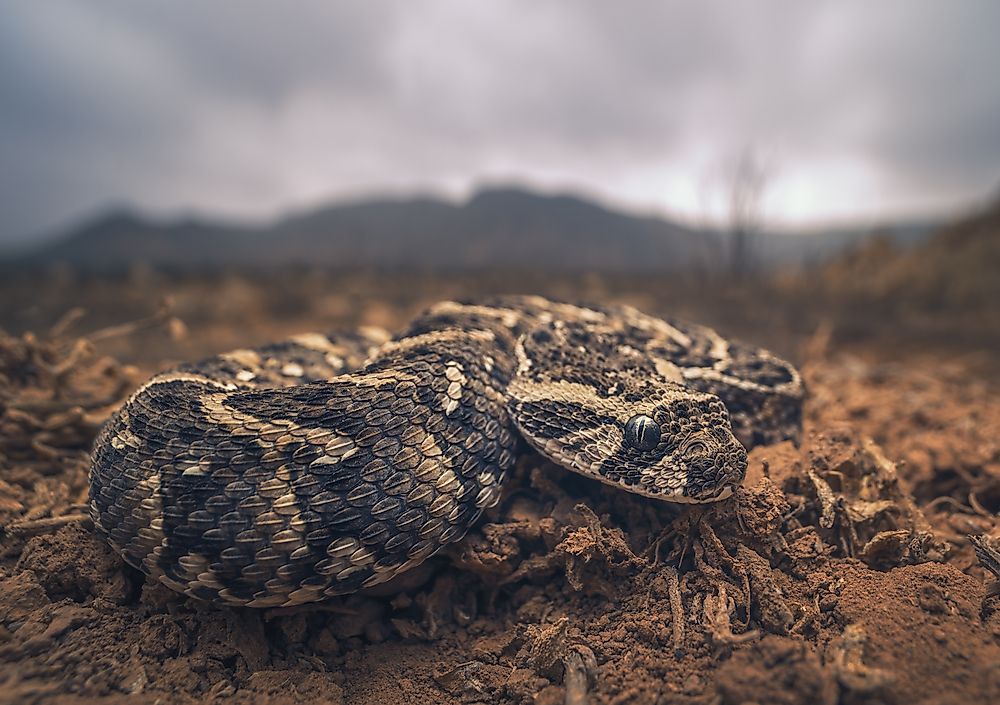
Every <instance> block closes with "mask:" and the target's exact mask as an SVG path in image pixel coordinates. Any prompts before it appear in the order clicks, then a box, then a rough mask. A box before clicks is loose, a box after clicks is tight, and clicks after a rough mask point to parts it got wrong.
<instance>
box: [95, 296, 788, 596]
mask: <svg viewBox="0 0 1000 705" xmlns="http://www.w3.org/2000/svg"><path fill="white" fill-rule="evenodd" d="M802 397H803V387H802V382H801V379H800V377H799V374H798V372H797V371H796V370H795V369H794V368H793V367H792V366H791V365H790V364H788V363H787V362H784V361H783V360H781V359H779V358H777V357H775V356H774V355H772V354H770V353H768V352H766V351H764V350H761V349H758V348H754V347H752V346H747V345H744V344H741V343H738V342H734V341H730V340H727V339H725V338H723V337H722V336H720V335H719V334H717V333H716V332H715V331H713V330H711V329H709V328H705V327H703V326H697V325H692V324H685V323H682V322H679V321H673V320H671V321H667V320H662V319H658V318H653V317H651V316H647V315H645V314H642V313H640V312H639V311H637V310H635V309H632V308H630V307H625V306H618V307H593V308H588V307H583V306H575V305H571V304H562V303H556V302H551V301H548V300H545V299H541V298H539V297H507V298H502V299H495V300H489V301H481V302H477V303H464V304H460V303H455V302H442V303H440V304H437V305H436V306H434V307H432V308H431V309H429V310H428V311H427V312H425V313H424V314H423V315H421V316H419V317H418V318H416V319H415V320H414V321H412V323H411V324H410V326H409V328H408V329H407V330H405V331H403V332H402V333H401V334H399V335H398V336H396V337H395V338H392V339H389V338H388V336H387V335H385V336H383V335H380V334H379V333H378V332H377V331H373V330H362V331H359V332H358V333H353V334H349V335H340V336H327V335H322V334H308V335H303V336H299V337H297V338H293V339H291V340H288V341H285V342H282V343H276V344H272V345H268V346H264V347H260V348H256V349H247V350H237V351H233V352H231V353H227V354H224V355H220V356H218V357H215V358H211V359H209V360H205V361H202V362H200V363H195V364H188V365H182V366H180V367H178V368H176V369H174V370H171V371H169V372H164V373H161V374H159V375H157V376H156V377H154V378H152V379H151V380H150V381H148V382H147V383H146V384H144V385H143V386H142V387H140V388H139V389H138V390H137V391H136V392H135V393H134V394H133V395H132V396H131V398H129V400H128V401H127V402H126V403H125V404H124V405H123V406H122V408H121V409H120V410H118V411H117V412H116V413H115V414H114V415H113V416H112V418H111V419H110V420H109V421H108V422H107V424H106V425H105V427H104V428H103V429H102V431H101V433H100V435H99V437H98V439H97V441H96V444H95V448H94V452H93V459H92V466H91V472H90V512H91V516H92V518H93V521H94V525H95V526H96V528H97V529H98V531H100V532H101V533H102V534H104V535H105V536H106V537H107V539H108V541H109V542H110V543H111V545H112V546H113V547H114V548H115V549H116V550H117V551H118V552H120V553H121V555H122V556H123V557H124V559H125V560H126V561H127V562H128V563H129V564H131V565H133V566H135V567H136V568H138V569H139V570H141V571H143V572H144V573H146V574H147V575H149V576H151V577H152V578H154V579H156V580H159V581H160V582H162V583H163V584H165V585H167V586H168V587H170V588H172V589H174V590H177V591H179V592H182V593H185V594H187V595H190V596H193V597H195V598H201V599H205V600H211V601H215V602H219V603H223V604H229V605H242V606H250V607H275V606H291V605H298V604H303V603H308V602H313V601H317V600H322V599H324V598H325V597H327V596H331V595H338V594H346V593H350V592H353V591H356V590H359V589H361V588H364V587H368V586H372V585H377V584H379V583H382V582H385V581H387V580H389V579H390V578H392V577H394V576H396V575H398V574H400V573H402V572H404V571H406V570H409V569H410V568H412V567H414V566H416V565H418V564H420V563H421V562H423V561H424V560H426V559H427V558H428V557H429V556H431V555H432V554H434V553H435V552H436V551H438V550H439V549H440V548H442V547H443V546H445V545H447V544H449V543H452V542H454V541H458V540H459V539H461V538H462V537H463V536H464V535H465V533H466V531H467V530H468V529H469V528H470V527H471V526H472V525H473V524H474V523H475V522H476V521H477V520H478V519H479V517H480V515H481V514H482V512H483V511H484V510H485V509H487V508H489V507H491V506H493V505H495V504H496V503H497V502H498V501H499V499H500V495H501V491H502V487H503V484H504V478H505V475H506V474H507V471H508V470H509V469H510V468H511V466H512V465H513V463H514V461H515V460H516V458H517V456H518V455H519V454H522V453H526V452H531V449H532V448H533V449H534V450H535V451H537V452H539V453H540V454H542V455H543V456H545V457H546V458H548V459H549V460H551V461H553V462H554V463H555V464H557V465H559V466H561V467H563V468H565V469H567V470H571V471H574V472H577V473H580V474H582V475H584V476H587V477H590V478H593V479H596V480H599V481H601V482H603V483H606V484H608V485H611V486H614V487H617V488H620V489H621V490H624V491H629V492H634V493H637V494H640V495H644V496H647V497H650V498H653V499H656V500H665V501H668V502H680V503H697V502H713V501H718V500H722V499H725V498H726V497H728V496H729V495H730V494H732V492H733V490H734V488H736V487H737V486H738V485H739V484H740V482H742V479H743V475H744V472H745V470H746V465H747V455H746V448H748V447H752V446H753V445H756V444H760V443H771V442H775V441H778V440H781V439H785V438H796V437H797V435H798V433H799V427H800V420H801V403H802Z"/></svg>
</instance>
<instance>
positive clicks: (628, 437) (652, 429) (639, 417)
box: [625, 414, 660, 450]
mask: <svg viewBox="0 0 1000 705" xmlns="http://www.w3.org/2000/svg"><path fill="white" fill-rule="evenodd" d="M625 443H627V444H628V445H630V446H632V447H633V448H635V449H636V450H653V448H655V447H656V446H657V445H659V443H660V424H658V423H656V422H655V421H653V419H651V418H649V417H648V416H646V415H645V414H636V415H635V416H633V417H632V418H630V419H629V420H628V423H626V424H625Z"/></svg>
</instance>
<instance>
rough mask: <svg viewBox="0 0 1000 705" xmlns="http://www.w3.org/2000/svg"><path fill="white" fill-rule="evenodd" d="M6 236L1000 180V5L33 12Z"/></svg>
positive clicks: (938, 203) (983, 184)
mask: <svg viewBox="0 0 1000 705" xmlns="http://www.w3.org/2000/svg"><path fill="white" fill-rule="evenodd" d="M4 12H5V18H4V21H3V22H2V23H0V100H2V104H3V106H4V109H3V110H2V111H0V151H2V153H3V155H4V157H3V160H2V166H0V213H2V216H0V229H2V234H0V237H3V238H8V239H9V238H13V237H17V236H20V235H24V234H30V233H36V232H42V231H45V230H47V229H51V228H53V227H55V226H57V225H59V224H61V223H64V222H66V221H67V220H68V219H72V218H74V217H78V216H80V215H81V214H83V213H86V212H87V211H90V210H94V209H96V208H100V207H103V206H105V205H107V204H109V203H120V202H129V203H135V204H138V205H139V206H141V207H144V208H147V209H152V210H155V211H159V212H174V211H178V210H191V209H195V210H202V211H208V212H214V213H219V214H223V215H228V216H231V217H248V218H254V217H257V218H259V217H268V216H270V215H273V214H275V213H276V212H278V211H280V210H282V209H286V208H291V207H297V206H302V205H305V204H309V203H312V202H318V201H321V200H324V199H327V198H331V197H337V196H344V195H356V194H358V193H364V192H371V191H382V190H392V191H412V190H424V191H428V190H429V191H439V192H445V193H450V194H454V195H460V194H462V193H465V192H466V191H467V190H468V189H469V188H471V187H472V186H473V185H474V184H475V183H477V182H480V181H483V180H501V179H515V178H516V179H522V180H526V181H529V182H531V183H534V184H536V185H540V186H543V187H569V188H578V189H582V190H585V191H588V192H591V193H593V194H596V195H598V196H603V197H604V198H606V199H608V200H614V201H618V202H622V203H627V204H630V205H634V206H638V207H642V208H644V209H656V210H661V211H668V212H673V213H676V214H680V215H683V216H686V217H689V218H695V219H701V218H704V217H705V216H706V214H711V213H712V212H716V213H717V212H719V211H721V209H722V208H723V203H724V201H725V199H724V191H725V183H726V178H725V174H726V172H727V169H731V168H732V165H733V164H734V162H735V160H736V159H737V158H738V156H739V154H740V153H741V152H743V151H745V150H747V149H753V150H755V151H757V152H758V153H760V154H763V155H765V158H766V160H767V161H768V163H769V164H770V165H771V172H770V173H771V174H772V176H771V187H770V189H769V191H768V194H769V195H768V200H767V211H768V213H769V214H770V216H771V217H772V218H774V219H775V220H780V219H784V220H787V221H791V222H803V221H817V220H825V219H831V218H834V219H836V218H849V217H865V218H871V217H878V216H884V217H890V216H893V215H898V214H904V213H922V212H928V211H932V210H934V209H938V208H944V207H951V206H955V205H959V204H962V203H967V202H969V201H970V199H973V198H976V197H982V196H983V195H984V194H987V193H989V192H991V191H992V190H993V189H994V188H995V187H996V186H998V185H1000V131H998V130H996V129H995V125H996V124H998V123H1000V82H998V81H996V80H995V76H994V73H995V69H996V66H997V65H998V63H1000V62H998V60H1000V43H997V42H996V41H994V38H993V36H992V35H993V33H994V32H995V28H996V27H998V26H1000V5H997V4H996V3H994V2H959V3H935V2H910V1H906V2H903V1H898V2H883V3H865V2H860V1H858V2H820V3H799V2H793V1H791V0H788V1H785V2H728V1H726V0H718V1H717V2H705V3H698V4H693V3H668V2H621V3H605V2H597V1H596V0H592V1H590V2H574V1H571V0H565V1H562V2H554V1H553V2H529V1H528V0H517V1H515V0H512V1H510V2H495V3H464V2H458V1H457V0H454V1H450V2H448V1H444V0H442V1H438V2H428V3H412V2H403V1H402V0H400V1H395V2H393V1H389V0H376V1H374V2H369V3H314V2H284V3H264V2H246V1H245V0H244V1H238V0H228V1H225V2H215V3H211V4H207V5H206V4H203V3H185V4H183V5H181V4H179V3H134V2H130V1H129V0H107V1H106V2H101V3H78V2H75V0H46V2H44V3H17V4H13V5H8V6H7V8H6V9H5V11H4Z"/></svg>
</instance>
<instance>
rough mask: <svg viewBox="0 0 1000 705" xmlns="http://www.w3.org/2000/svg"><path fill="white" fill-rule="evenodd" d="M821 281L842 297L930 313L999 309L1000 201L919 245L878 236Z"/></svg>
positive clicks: (840, 261)
mask: <svg viewBox="0 0 1000 705" xmlns="http://www.w3.org/2000/svg"><path fill="white" fill-rule="evenodd" d="M820 280H821V282H822V284H823V286H824V287H825V288H826V289H828V290H830V291H837V292H838V293H839V294H840V295H841V296H845V297H849V298H861V299H865V300H873V301H884V302H895V304H896V305H898V306H901V307H908V308H909V307H912V308H920V309H922V310H926V311H939V312H944V311H952V310H956V311H957V310H970V309H973V308H981V307H983V306H989V307H994V308H995V307H1000V200H998V201H997V202H995V203H994V204H993V205H992V206H991V207H989V208H987V209H986V210H985V211H984V212H982V213H977V214H975V215H972V216H970V217H967V218H964V219H962V220H959V221H956V222H954V223H952V224H950V225H946V226H944V227H942V228H941V229H940V230H938V231H936V232H935V233H934V235H933V236H932V237H931V238H929V239H928V240H927V242H926V243H925V244H923V245H922V246H920V247H915V248H911V249H905V250H904V249H901V248H900V247H899V246H898V245H897V244H896V243H894V242H893V240H892V239H891V238H887V237H882V236H876V237H874V238H872V239H871V240H869V241H868V242H866V243H864V244H862V245H861V246H859V247H857V248H855V249H852V250H851V251H849V252H847V253H845V254H844V255H842V256H841V257H839V258H836V259H834V260H833V261H831V262H830V263H828V264H827V265H826V266H825V267H824V268H823V269H822V270H821V274H820Z"/></svg>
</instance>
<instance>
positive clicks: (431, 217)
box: [8, 188, 916, 271]
mask: <svg viewBox="0 0 1000 705" xmlns="http://www.w3.org/2000/svg"><path fill="white" fill-rule="evenodd" d="M903 230H904V234H903V235H901V236H900V238H901V240H904V239H905V238H906V237H909V236H911V235H913V233H914V232H916V231H915V230H914V229H913V228H904V229H903ZM867 232H868V231H867V230H864V231H863V230H857V231H840V232H838V233H834V234H831V235H830V237H828V238H827V237H824V236H822V235H813V236H802V237H794V236H790V235H763V236H761V237H760V238H759V239H758V242H757V251H758V253H759V258H760V260H761V262H762V263H764V264H767V263H775V262H782V263H787V262H801V261H804V260H810V259H815V258H817V257H822V256H825V255H827V254H829V253H830V252H833V251H837V250H840V249H843V248H844V247H845V246H846V245H847V244H851V243H854V242H857V241H858V240H860V239H862V238H863V237H864V236H865V235H866V234H867ZM721 243H722V237H721V236H720V234H719V233H718V232H714V231H703V230H697V229H693V228H689V227H685V226H683V225H679V224H677V223H673V222H670V221H668V220H665V219H661V218H653V217H642V216H636V215H631V214H627V213H623V212H619V211H615V210H611V209H609V208H606V207H604V206H601V205H598V204H596V203H593V202H590V201H587V200H584V199H582V198H578V197H574V196H566V195H554V196H553V195H540V194H537V193H532V192H529V191H525V190H520V189H516V188H493V189H486V190H483V191H480V192H479V193H477V194H476V195H475V196H473V197H472V198H471V199H470V200H469V201H467V202H466V203H464V204H461V205H455V204H452V203H448V202H446V201H442V200H435V199H431V198H414V199H405V200H368V201H360V202H355V203H344V204H338V205H333V206H330V207H326V208H321V209H318V210H313V211H309V212H305V213H299V214H293V215H290V216H287V217H285V218H283V219H281V220H279V221H277V222H275V223H273V224H270V225H267V226H257V227H251V226H245V225H225V224H221V223H212V222H203V221H199V220H192V219H187V220H179V221H175V222H168V223H162V222H155V221H152V220H149V219H147V218H144V217H142V216H139V215H137V214H134V213H129V212H123V211H116V212H111V213H107V214H105V215H104V216H102V217H99V218H97V219H95V220H92V221H90V222H87V223H84V224H83V225H80V226H78V227H75V228H72V229H70V230H69V231H68V232H66V233H64V234H63V235H62V236H61V237H59V238H57V239H55V240H54V241H52V242H50V243H49V244H46V245H44V246H42V247H40V248H38V249H36V250H34V251H32V252H29V253H23V252H22V253H20V254H19V255H18V256H17V257H16V262H15V261H12V259H11V258H8V264H14V263H16V264H17V265H18V266H40V265H46V264H49V263H53V262H65V263H68V264H72V265H75V266H78V267H81V268H85V269H93V270H99V271H107V270H115V269H121V268H124V267H127V266H129V265H130V264H133V263H138V262H143V263H148V264H150V265H154V266H163V267H171V268H180V269H198V268H216V267H227V266H233V267H247V266H249V267H275V266H282V265H290V264H307V265H316V266H337V267H377V268H389V269H400V268H405V269H429V270H448V269H477V268H520V269H537V270H569V271H641V270H645V271H652V270H677V269H680V268H691V267H698V268H702V269H716V268H719V267H720V266H724V263H723V262H722V261H720V260H721V259H722V247H721Z"/></svg>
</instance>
